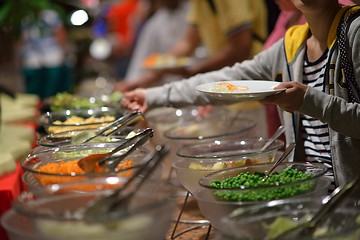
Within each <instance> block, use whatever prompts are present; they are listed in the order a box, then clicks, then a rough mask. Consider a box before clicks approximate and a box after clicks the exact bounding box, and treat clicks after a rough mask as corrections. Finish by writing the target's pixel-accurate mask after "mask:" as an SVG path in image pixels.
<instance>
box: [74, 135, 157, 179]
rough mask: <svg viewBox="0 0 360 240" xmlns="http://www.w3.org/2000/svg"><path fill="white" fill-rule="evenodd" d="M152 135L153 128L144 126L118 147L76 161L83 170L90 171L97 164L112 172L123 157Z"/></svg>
mask: <svg viewBox="0 0 360 240" xmlns="http://www.w3.org/2000/svg"><path fill="white" fill-rule="evenodd" d="M153 135H154V130H153V129H151V128H146V129H144V130H143V131H141V132H140V133H138V134H136V135H135V136H133V137H132V138H129V139H128V140H126V141H125V142H123V143H121V144H120V145H119V146H118V147H116V148H115V149H113V150H112V151H111V152H108V153H100V154H92V155H89V156H86V157H84V158H81V159H80V160H79V161H78V166H79V167H80V168H81V169H82V170H83V171H84V172H92V171H93V170H94V169H95V167H96V166H97V164H98V165H99V167H105V168H106V169H107V171H108V172H114V171H115V169H116V167H117V165H119V163H120V162H121V161H122V160H123V159H125V158H126V157H127V156H128V155H129V154H130V153H132V152H133V151H135V150H136V149H137V148H138V147H140V146H142V145H143V144H144V143H146V142H147V140H148V139H149V138H150V137H152V136H153ZM121 150H125V153H124V154H121V155H120V156H114V154H115V153H117V152H119V151H121Z"/></svg>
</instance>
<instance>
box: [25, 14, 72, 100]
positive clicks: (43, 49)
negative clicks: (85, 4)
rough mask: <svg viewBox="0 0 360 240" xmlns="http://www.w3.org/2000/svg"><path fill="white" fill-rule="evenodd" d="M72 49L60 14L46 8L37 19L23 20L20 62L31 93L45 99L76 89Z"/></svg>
mask: <svg viewBox="0 0 360 240" xmlns="http://www.w3.org/2000/svg"><path fill="white" fill-rule="evenodd" d="M68 47H69V45H68V39H67V32H66V30H65V28H64V25H63V23H62V20H61V18H60V17H59V15H58V13H57V12H56V11H54V10H51V9H46V10H42V11H40V13H39V16H38V17H37V18H36V17H35V16H34V15H32V14H31V15H28V16H27V17H25V18H23V20H22V27H21V38H20V42H19V54H20V55H19V60H20V65H21V68H22V73H23V76H24V80H25V91H26V92H27V93H33V94H37V95H38V96H39V97H40V98H41V99H44V98H48V97H51V96H54V95H55V94H56V93H58V92H64V91H70V90H71V89H72V86H73V82H74V79H73V73H72V65H71V63H70V62H67V60H69V58H68V56H69V52H68Z"/></svg>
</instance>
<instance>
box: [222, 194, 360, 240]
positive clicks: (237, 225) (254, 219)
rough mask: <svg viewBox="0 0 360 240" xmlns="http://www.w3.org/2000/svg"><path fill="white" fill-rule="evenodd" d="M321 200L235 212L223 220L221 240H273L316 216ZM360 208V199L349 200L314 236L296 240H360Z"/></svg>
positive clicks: (274, 203)
mask: <svg viewBox="0 0 360 240" xmlns="http://www.w3.org/2000/svg"><path fill="white" fill-rule="evenodd" d="M321 201H322V197H305V198H289V199H285V200H274V201H271V202H267V203H264V204H258V205H255V206H252V207H249V208H247V209H236V210H234V211H233V212H232V213H230V214H229V215H228V216H226V217H224V218H222V219H221V221H220V223H219V231H220V234H219V235H221V236H223V238H221V239H227V240H231V239H243V240H250V239H273V238H275V237H276V236H278V235H279V234H281V233H282V232H284V231H286V230H287V229H291V228H293V227H295V226H296V225H298V224H300V223H301V222H303V221H307V220H308V219H309V218H310V217H311V216H313V215H314V214H315V213H316V212H317V211H318V209H319V208H320V206H321ZM359 219H360V207H359V199H358V198H352V197H350V198H348V199H346V200H344V202H343V203H342V204H341V205H340V206H337V208H336V210H335V212H334V213H333V214H332V215H331V216H330V217H329V218H328V219H327V220H326V221H325V222H324V223H321V224H320V225H319V226H318V227H317V229H316V230H315V232H314V233H313V234H311V235H304V234H301V236H296V239H299V240H300V239H302V240H305V239H306V240H311V239H324V240H325V239H327V240H329V239H334V240H335V239H338V240H339V239H349V240H356V239H359V238H360V220H359ZM291 237H292V238H294V236H291Z"/></svg>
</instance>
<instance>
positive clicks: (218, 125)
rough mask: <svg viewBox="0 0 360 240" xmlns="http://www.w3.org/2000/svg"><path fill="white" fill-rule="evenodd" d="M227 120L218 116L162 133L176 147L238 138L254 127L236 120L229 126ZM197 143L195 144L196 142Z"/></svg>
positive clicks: (246, 121) (252, 122)
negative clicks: (175, 143)
mask: <svg viewBox="0 0 360 240" xmlns="http://www.w3.org/2000/svg"><path fill="white" fill-rule="evenodd" d="M229 120H230V119H228V118H225V117H224V116H218V117H213V118H208V119H204V120H202V121H199V122H191V123H186V124H182V125H178V126H175V127H173V128H170V129H168V130H167V131H165V132H164V136H165V137H166V138H167V139H169V140H171V141H175V142H177V143H178V144H177V145H178V146H183V145H186V144H194V143H200V142H199V141H210V140H212V139H217V140H220V139H222V138H224V137H230V136H239V135H240V134H242V133H246V132H248V131H250V130H251V129H253V128H254V127H255V126H256V123H255V122H254V121H252V120H250V119H246V118H238V119H236V120H235V121H234V122H233V124H232V126H229ZM196 141H197V142H196Z"/></svg>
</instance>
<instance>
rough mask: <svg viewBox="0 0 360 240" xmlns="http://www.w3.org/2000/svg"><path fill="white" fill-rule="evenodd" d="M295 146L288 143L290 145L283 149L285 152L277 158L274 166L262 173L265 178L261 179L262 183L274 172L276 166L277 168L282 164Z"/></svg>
mask: <svg viewBox="0 0 360 240" xmlns="http://www.w3.org/2000/svg"><path fill="white" fill-rule="evenodd" d="M295 146H296V144H295V143H290V144H289V146H288V147H287V148H286V149H285V151H284V152H283V154H281V156H280V157H279V159H278V160H276V161H275V162H274V164H273V165H272V166H271V168H270V169H269V170H266V171H265V172H264V173H265V177H264V178H263V179H262V181H265V180H266V179H267V178H268V177H269V175H270V173H272V172H273V171H274V170H275V168H276V167H277V166H279V165H280V163H282V162H283V161H284V160H285V159H286V157H287V156H288V155H289V154H290V153H291V152H292V150H293V149H294V148H295Z"/></svg>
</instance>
